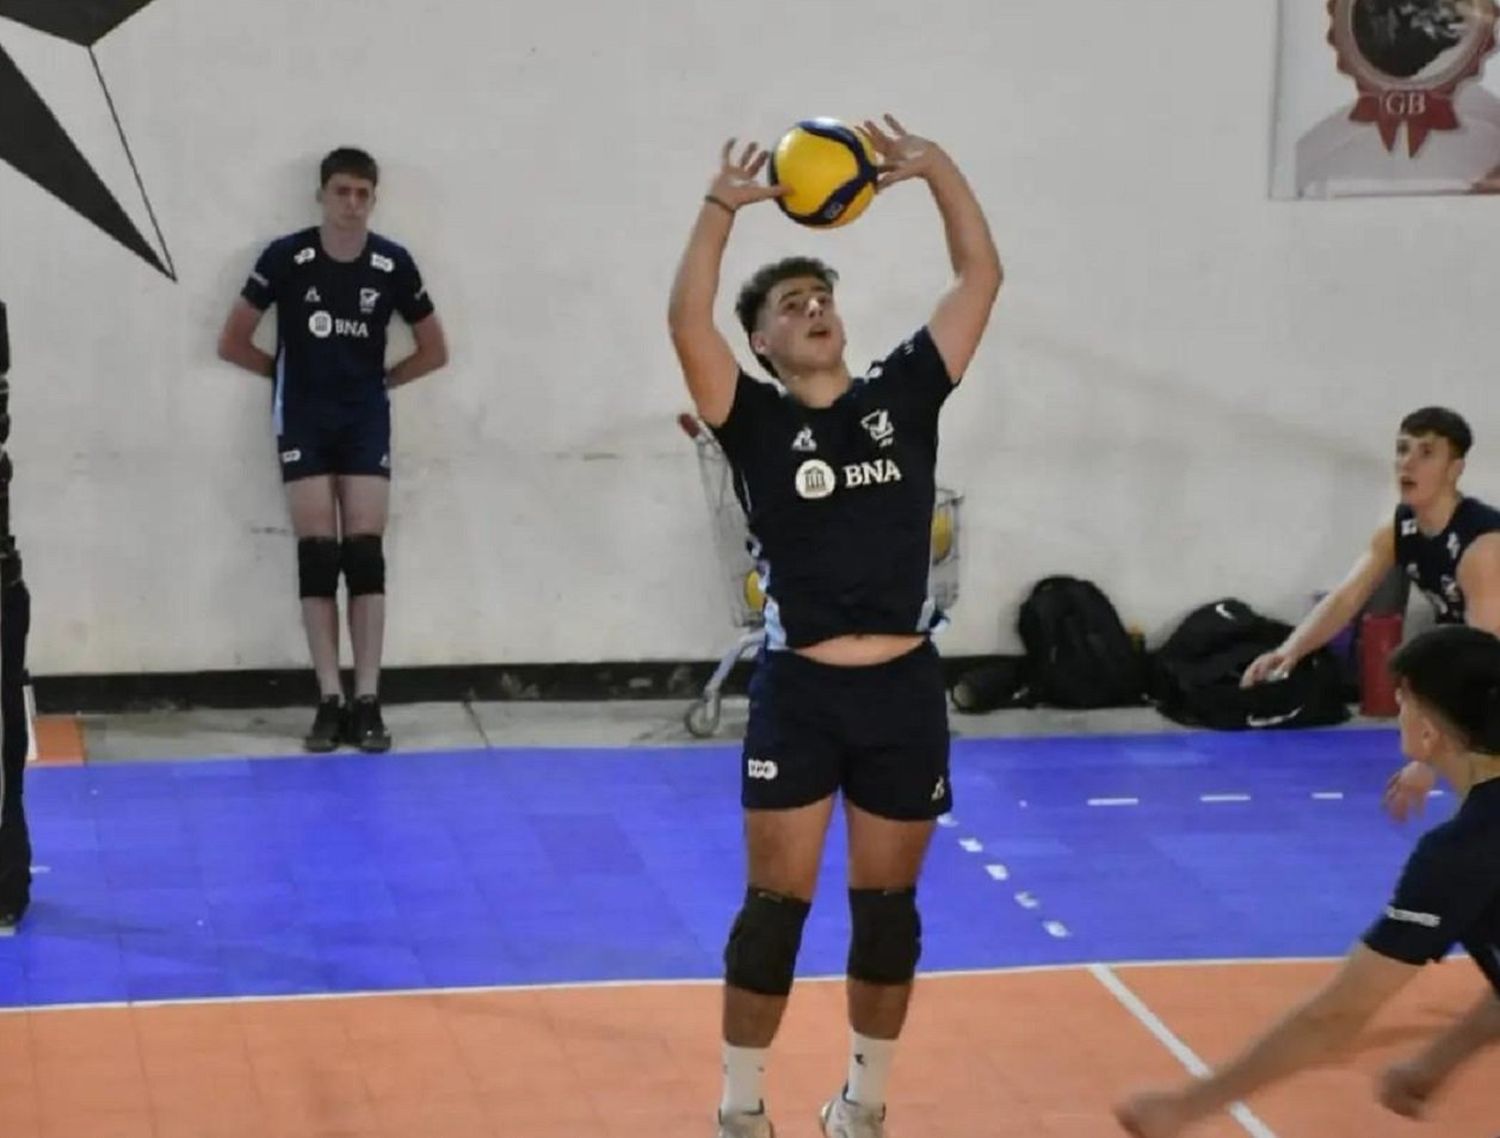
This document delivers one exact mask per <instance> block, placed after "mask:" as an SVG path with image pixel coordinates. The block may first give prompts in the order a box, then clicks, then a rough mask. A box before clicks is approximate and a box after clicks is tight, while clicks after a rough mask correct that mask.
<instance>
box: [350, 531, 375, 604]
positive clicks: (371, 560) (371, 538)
mask: <svg viewBox="0 0 1500 1138" xmlns="http://www.w3.org/2000/svg"><path fill="white" fill-rule="evenodd" d="M344 583H345V584H346V585H347V586H348V588H349V595H350V596H351V597H363V596H369V595H371V594H373V593H383V592H385V545H384V542H383V540H382V538H381V536H380V535H379V534H378V533H356V534H351V535H350V536H348V537H346V538H344Z"/></svg>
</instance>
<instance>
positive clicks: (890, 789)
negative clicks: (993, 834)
mask: <svg viewBox="0 0 1500 1138" xmlns="http://www.w3.org/2000/svg"><path fill="white" fill-rule="evenodd" d="M948 743H949V735H948V697H947V690H946V687H945V685H944V683H943V667H942V660H941V659H940V658H939V656H938V653H937V649H936V648H934V647H933V646H932V642H931V641H925V642H924V643H923V644H921V645H920V646H918V647H917V648H914V649H913V650H912V651H910V652H908V653H906V654H905V655H904V656H898V657H897V658H896V659H894V660H891V661H889V662H887V663H884V664H876V665H873V666H871V667H863V668H840V667H832V666H830V665H828V664H819V663H817V662H816V661H813V660H809V659H807V657H805V656H799V655H797V654H796V653H795V652H765V653H763V654H762V656H761V659H760V660H759V661H758V663H757V665H756V669H755V674H754V676H752V677H751V680H750V723H749V726H748V728H747V729H746V732H745V748H744V752H743V754H742V755H741V769H740V802H741V804H742V805H743V806H744V807H745V809H747V810H789V809H792V808H794V807H797V806H808V805H810V804H812V803H814V802H818V801H820V800H822V799H824V798H827V797H828V796H829V795H831V794H833V793H834V792H835V791H842V792H843V794H844V797H845V798H846V799H847V800H848V801H849V802H851V803H853V804H854V805H855V806H858V807H859V808H860V809H861V810H865V811H867V812H869V813H871V814H874V815H877V816H878V817H881V818H891V819H897V820H902V821H919V820H926V819H931V818H936V817H937V816H938V815H940V814H946V813H947V812H948V811H949V810H950V809H952V807H953V790H952V788H951V787H950V786H949V781H948V749H949V748H948Z"/></svg>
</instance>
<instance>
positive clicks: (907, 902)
mask: <svg viewBox="0 0 1500 1138" xmlns="http://www.w3.org/2000/svg"><path fill="white" fill-rule="evenodd" d="M849 917H850V924H851V926H852V927H851V936H850V939H849V975H850V976H851V977H853V978H854V979H856V980H863V981H864V982H865V983H867V984H909V983H911V980H912V977H913V976H915V975H916V974H917V961H918V960H919V959H920V958H921V955H922V918H921V917H920V915H918V913H917V891H916V889H851V890H849Z"/></svg>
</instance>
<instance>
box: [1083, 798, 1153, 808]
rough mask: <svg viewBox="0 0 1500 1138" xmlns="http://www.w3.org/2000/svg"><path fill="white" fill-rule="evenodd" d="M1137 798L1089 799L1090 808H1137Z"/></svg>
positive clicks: (1138, 802) (1138, 801)
mask: <svg viewBox="0 0 1500 1138" xmlns="http://www.w3.org/2000/svg"><path fill="white" fill-rule="evenodd" d="M1140 804H1141V800H1140V799H1139V798H1090V799H1089V805H1090V806H1139V805H1140Z"/></svg>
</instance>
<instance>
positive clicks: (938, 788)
mask: <svg viewBox="0 0 1500 1138" xmlns="http://www.w3.org/2000/svg"><path fill="white" fill-rule="evenodd" d="M947 789H948V780H947V779H946V778H944V777H943V776H942V775H938V780H937V783H936V784H935V785H934V786H933V788H932V800H933V801H934V802H936V801H938V799H940V798H942V797H943V794H944V793H945V792H946V791H947Z"/></svg>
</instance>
